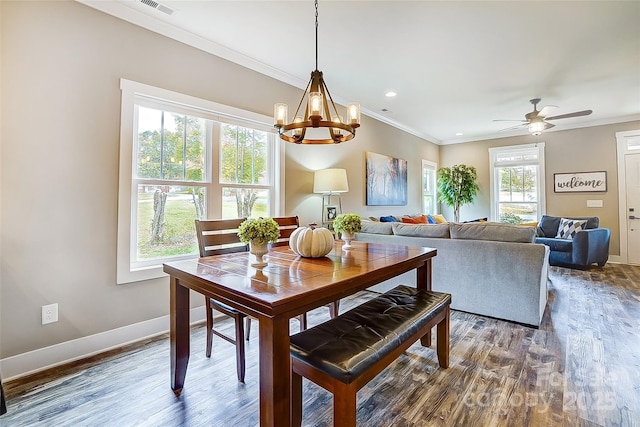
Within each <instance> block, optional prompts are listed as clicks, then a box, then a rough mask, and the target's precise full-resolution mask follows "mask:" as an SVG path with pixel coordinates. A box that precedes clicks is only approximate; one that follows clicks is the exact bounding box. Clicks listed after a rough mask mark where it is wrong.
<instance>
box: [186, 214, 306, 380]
mask: <svg viewBox="0 0 640 427" xmlns="http://www.w3.org/2000/svg"><path fill="white" fill-rule="evenodd" d="M273 219H274V220H275V221H276V222H277V223H278V227H279V228H280V238H279V239H278V241H277V242H275V243H273V246H284V245H288V244H289V239H290V237H291V233H293V231H294V230H295V229H296V228H298V226H299V221H298V217H297V216H294V217H277V218H273ZM245 220H246V218H237V219H211V220H195V224H196V236H197V238H198V248H199V250H200V256H201V257H205V256H212V255H223V254H227V253H234V252H246V251H248V250H249V246H248V245H247V244H246V243H243V242H242V241H240V238H239V237H238V227H240V224H242V222H244V221H245ZM205 307H206V308H207V309H206V314H207V347H206V356H207V357H211V349H212V347H213V335H214V334H215V335H217V336H219V337H220V338H222V339H224V340H226V341H228V342H230V343H232V344H234V345H235V346H236V368H237V374H238V381H240V382H244V374H245V370H246V369H245V366H246V362H245V344H244V338H246V340H247V341H248V340H249V334H250V332H251V318H250V317H249V316H247V314H246V313H243V312H241V311H239V310H237V309H235V308H233V307H230V306H228V305H226V304H224V303H222V302H220V301H217V300H215V299H213V298H207V297H205ZM213 310H216V311H218V312H220V313H222V314H224V315H227V316H229V317H231V318H233V319H234V322H235V337H233V338H232V337H230V336H228V335H226V334H223V333H222V332H220V331H218V330H216V329H214V327H213V326H214V325H213ZM298 320H299V321H300V330H304V329H306V327H307V316H306V314H301V315H299V316H298ZM245 331H246V335H245Z"/></svg>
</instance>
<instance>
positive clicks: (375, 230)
mask: <svg viewBox="0 0 640 427" xmlns="http://www.w3.org/2000/svg"><path fill="white" fill-rule="evenodd" d="M361 223H362V228H361V230H360V232H361V233H371V234H393V230H392V229H391V225H392V223H390V222H377V221H361Z"/></svg>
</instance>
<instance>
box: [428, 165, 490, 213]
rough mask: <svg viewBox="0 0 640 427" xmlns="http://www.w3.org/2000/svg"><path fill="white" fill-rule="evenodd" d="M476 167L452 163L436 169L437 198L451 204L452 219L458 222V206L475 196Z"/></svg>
mask: <svg viewBox="0 0 640 427" xmlns="http://www.w3.org/2000/svg"><path fill="white" fill-rule="evenodd" d="M477 179H478V175H477V173H476V168H475V167H473V166H467V165H454V166H452V167H450V168H440V169H438V200H439V201H441V202H444V203H445V204H446V205H447V206H453V220H454V221H455V222H460V206H462V205H464V204H467V203H472V202H473V199H474V198H475V197H476V194H477V193H478V190H479V189H480V187H478V183H477V182H476V181H477Z"/></svg>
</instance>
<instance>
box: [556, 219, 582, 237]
mask: <svg viewBox="0 0 640 427" xmlns="http://www.w3.org/2000/svg"><path fill="white" fill-rule="evenodd" d="M586 224H587V220H584V219H567V218H560V226H558V234H556V239H567V240H572V239H573V238H574V236H575V235H576V234H577V233H578V232H580V231H582V230H584V229H585V228H586Z"/></svg>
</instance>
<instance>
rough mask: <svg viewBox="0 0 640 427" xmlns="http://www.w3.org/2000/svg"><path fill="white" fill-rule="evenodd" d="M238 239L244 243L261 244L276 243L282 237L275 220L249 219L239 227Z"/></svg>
mask: <svg viewBox="0 0 640 427" xmlns="http://www.w3.org/2000/svg"><path fill="white" fill-rule="evenodd" d="M238 237H239V238H240V241H242V242H243V243H249V242H250V241H252V240H256V241H258V242H260V243H275V242H276V241H277V240H278V238H279V237H280V229H279V228H278V223H277V222H276V221H275V220H274V219H273V218H262V217H260V218H249V219H247V220H245V221H243V222H242V224H240V227H238Z"/></svg>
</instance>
